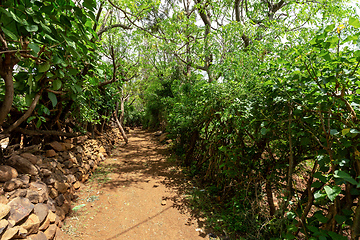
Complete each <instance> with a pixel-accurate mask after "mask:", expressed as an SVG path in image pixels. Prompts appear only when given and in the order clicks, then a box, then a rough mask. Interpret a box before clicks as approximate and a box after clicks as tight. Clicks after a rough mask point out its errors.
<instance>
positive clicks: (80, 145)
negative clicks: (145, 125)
mask: <svg viewBox="0 0 360 240" xmlns="http://www.w3.org/2000/svg"><path fill="white" fill-rule="evenodd" d="M120 141H122V140H121V135H120V133H119V132H118V130H117V129H112V130H111V131H108V132H107V133H105V134H103V135H102V136H100V137H98V138H96V139H89V138H88V136H80V137H76V138H71V139H66V140H64V142H56V141H55V142H51V143H46V144H45V145H44V146H43V147H42V149H41V150H39V149H37V148H29V149H32V152H21V151H17V152H15V153H14V154H12V155H11V157H9V158H7V159H6V160H5V162H6V165H2V166H0V240H8V239H31V240H51V239H57V240H59V239H65V238H62V237H61V230H60V228H61V226H62V221H63V220H64V219H65V217H66V215H67V214H68V213H69V212H70V211H71V201H72V200H74V198H75V197H76V195H75V193H76V190H77V189H79V188H80V183H81V182H85V181H86V180H88V179H89V177H90V176H91V174H92V173H93V172H94V171H95V169H96V168H97V166H98V164H99V163H100V162H101V161H102V160H104V159H105V157H106V156H107V154H108V153H109V152H110V151H111V149H112V147H113V146H114V145H117V144H119V143H120ZM34 149H37V150H35V151H34Z"/></svg>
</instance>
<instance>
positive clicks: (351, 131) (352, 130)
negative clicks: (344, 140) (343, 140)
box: [350, 128, 360, 134]
mask: <svg viewBox="0 0 360 240" xmlns="http://www.w3.org/2000/svg"><path fill="white" fill-rule="evenodd" d="M350 133H353V134H357V133H360V132H359V131H358V130H357V129H353V128H352V129H350Z"/></svg>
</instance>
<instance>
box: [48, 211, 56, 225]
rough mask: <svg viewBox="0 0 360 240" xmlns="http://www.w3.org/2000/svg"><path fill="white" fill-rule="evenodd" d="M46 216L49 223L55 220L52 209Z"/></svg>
mask: <svg viewBox="0 0 360 240" xmlns="http://www.w3.org/2000/svg"><path fill="white" fill-rule="evenodd" d="M48 217H49V219H50V223H54V222H55V221H56V214H55V213H53V212H52V211H49V213H48Z"/></svg>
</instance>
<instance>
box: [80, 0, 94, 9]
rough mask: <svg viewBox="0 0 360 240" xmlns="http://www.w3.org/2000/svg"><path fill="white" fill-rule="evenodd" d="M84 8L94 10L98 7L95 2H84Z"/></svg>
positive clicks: (87, 0)
mask: <svg viewBox="0 0 360 240" xmlns="http://www.w3.org/2000/svg"><path fill="white" fill-rule="evenodd" d="M83 6H84V7H86V8H87V9H90V10H93V9H94V8H95V7H96V2H95V1H94V0H84V2H83Z"/></svg>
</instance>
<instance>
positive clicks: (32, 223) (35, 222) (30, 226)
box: [21, 213, 40, 234]
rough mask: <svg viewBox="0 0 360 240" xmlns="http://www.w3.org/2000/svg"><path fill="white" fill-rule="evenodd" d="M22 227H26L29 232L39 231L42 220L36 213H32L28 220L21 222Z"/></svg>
mask: <svg viewBox="0 0 360 240" xmlns="http://www.w3.org/2000/svg"><path fill="white" fill-rule="evenodd" d="M21 227H23V228H24V229H26V230H27V231H28V233H29V234H32V233H37V232H38V231H39V227H40V221H39V218H38V216H36V214H34V213H32V214H31V215H30V216H29V217H28V219H26V221H25V222H24V223H23V224H21Z"/></svg>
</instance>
